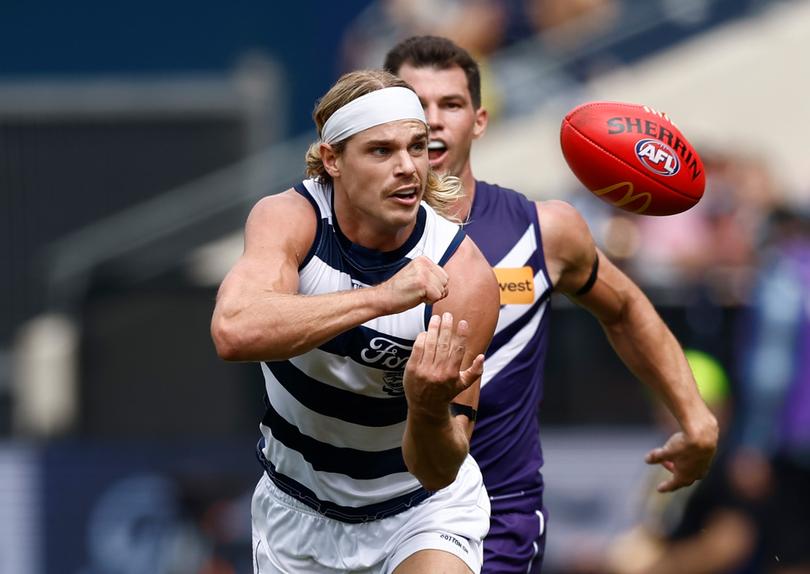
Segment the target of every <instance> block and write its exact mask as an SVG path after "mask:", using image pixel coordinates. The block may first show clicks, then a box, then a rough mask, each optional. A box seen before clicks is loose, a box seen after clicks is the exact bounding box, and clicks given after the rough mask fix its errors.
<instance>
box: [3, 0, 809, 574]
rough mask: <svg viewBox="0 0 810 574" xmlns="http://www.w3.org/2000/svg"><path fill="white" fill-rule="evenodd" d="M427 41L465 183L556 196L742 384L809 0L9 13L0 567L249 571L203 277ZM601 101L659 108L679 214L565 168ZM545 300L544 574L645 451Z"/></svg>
mask: <svg viewBox="0 0 810 574" xmlns="http://www.w3.org/2000/svg"><path fill="white" fill-rule="evenodd" d="M426 32H430V33H439V34H445V35H449V36H450V37H452V38H454V39H456V40H457V41H458V42H459V43H461V44H462V45H464V46H466V47H468V48H469V49H470V50H472V51H473V52H474V53H475V54H476V55H477V56H478V57H479V58H480V60H481V62H482V64H483V66H484V71H485V78H484V79H485V86H484V90H485V99H486V105H487V106H488V107H489V108H490V110H491V111H492V113H493V120H492V122H491V127H490V131H489V133H488V135H487V136H486V137H485V138H484V140H483V141H481V142H479V143H478V144H477V147H476V148H475V153H474V156H475V164H476V169H475V173H476V176H477V177H478V178H480V179H485V180H488V181H495V182H498V183H501V184H504V185H508V186H510V187H515V188H517V189H519V190H522V191H523V192H524V193H527V194H528V195H530V196H531V197H533V198H537V199H541V198H551V197H558V198H564V199H567V200H568V201H571V202H572V203H574V204H575V205H576V206H577V207H579V208H580V209H581V210H582V212H583V213H584V214H585V215H586V217H587V219H588V221H589V223H590V224H591V226H592V229H593V232H594V234H595V236H596V237H597V239H598V241H599V243H600V245H601V246H602V247H603V248H604V249H605V250H606V251H607V252H608V253H609V254H610V255H611V256H612V257H613V258H614V259H615V260H616V261H617V262H619V263H620V264H621V265H622V266H623V267H624V268H625V269H626V270H627V272H628V273H630V274H631V275H632V276H633V277H634V278H635V279H636V280H637V281H638V282H639V283H641V284H642V286H643V287H644V288H645V289H646V290H647V292H648V293H649V294H650V296H651V298H652V299H653V301H654V302H655V303H656V305H657V306H658V308H659V310H660V312H661V313H662V315H663V316H664V318H665V319H666V320H667V321H668V322H669V324H670V325H671V327H672V328H673V330H674V331H675V332H676V334H677V335H678V337H679V338H680V340H681V341H682V342H683V343H684V345H687V346H691V347H695V348H700V349H702V350H705V351H707V352H710V353H712V354H713V355H714V356H715V357H717V358H718V359H719V360H720V362H721V363H722V364H723V365H724V366H725V367H726V369H727V371H728V372H729V373H730V374H731V377H732V382H733V381H734V378H735V373H736V371H737V367H738V366H739V364H740V352H741V351H740V346H739V345H738V339H739V337H738V335H739V329H738V327H737V325H738V318H739V316H740V313H741V312H742V311H744V310H745V309H746V307H747V306H748V305H749V303H750V298H749V293H750V286H751V280H752V277H753V275H754V269H755V267H756V264H757V261H758V258H759V256H760V253H761V249H760V246H761V238H762V235H763V233H764V228H765V225H766V222H767V220H768V216H769V214H770V213H771V212H772V210H773V209H775V208H777V207H780V206H785V205H786V206H789V207H791V208H792V207H796V206H802V205H803V204H806V203H807V200H808V197H810V186H808V182H810V163H808V159H810V155H808V147H807V144H806V134H807V132H808V128H810V106H809V105H808V104H807V94H808V93H810V74H808V67H807V54H810V2H808V1H803V0H783V1H776V0H773V1H767V0H577V1H574V0H561V1H554V0H470V1H462V0H438V1H434V2H428V1H427V0H418V1H417V0H413V1H400V0H389V1H387V0H375V1H371V0H362V1H359V0H358V1H349V2H323V3H317V5H315V3H312V5H310V3H304V2H299V3H269V2H264V3H259V2H248V1H244V0H237V1H235V2H231V3H228V4H227V5H225V4H222V3H218V2H211V1H207V0H200V1H198V2H195V3H190V2H156V1H154V0H144V1H142V2H139V3H130V2H125V3H109V2H101V1H99V0H89V1H88V2H84V3H81V5H76V4H69V3H58V2H52V1H47V0H45V2H40V3H33V2H21V1H17V0H7V1H5V2H2V3H0V269H2V272H0V573H3V574H18V573H19V574H79V573H81V574H91V573H92V574H96V573H99V574H100V573H105V574H106V573H110V574H113V573H114V574H119V573H120V574H142V573H143V574H145V573H206V574H213V573H217V574H219V573H226V572H233V573H243V572H250V550H249V545H250V536H249V529H250V525H249V504H248V503H249V497H250V494H251V492H252V488H253V485H254V483H255V480H256V479H257V477H258V476H259V473H260V468H259V466H258V464H256V463H255V461H254V458H253V447H254V444H255V443H254V441H255V439H256V438H257V436H258V435H257V432H256V425H257V424H258V420H259V418H260V411H261V408H262V405H261V395H262V384H261V377H260V373H259V369H258V368H257V367H256V366H255V365H232V364H225V363H223V362H221V361H220V360H219V359H218V358H217V357H216V355H215V353H214V349H213V345H212V344H211V341H210V337H209V334H208V323H209V319H210V313H211V310H212V308H213V300H214V296H215V292H216V287H217V285H218V282H219V281H220V280H221V279H222V277H223V275H224V273H225V271H226V270H227V269H228V268H229V267H230V265H231V264H232V263H233V262H234V260H235V259H236V258H237V257H238V255H239V253H240V250H241V227H242V224H243V222H244V219H245V217H246V215H247V212H248V210H249V209H250V207H251V206H252V204H253V203H254V202H255V201H256V200H257V199H258V198H259V197H261V196H263V195H265V194H268V193H275V192H278V191H281V190H283V189H286V188H287V187H289V186H290V184H292V183H295V182H296V181H297V180H299V179H300V178H301V177H302V172H303V161H302V160H303V153H304V150H305V147H306V145H307V144H308V143H309V142H310V141H311V140H312V139H313V138H314V135H313V131H312V127H311V120H310V112H311V109H312V107H313V104H314V102H315V100H316V98H317V97H319V96H320V95H321V94H322V93H323V92H324V91H325V90H326V89H327V88H328V87H329V86H330V85H331V84H332V82H334V80H335V79H336V78H337V77H338V75H339V74H340V73H341V72H343V71H347V70H348V69H351V68H354V67H376V66H379V65H380V64H381V61H382V57H383V54H384V52H385V50H386V49H387V48H388V47H389V46H390V45H391V44H392V43H393V42H394V41H395V40H398V39H399V38H401V37H404V36H407V35H410V34H411V33H426ZM593 99H615V100H625V101H633V102H639V103H644V104H647V105H650V106H652V107H654V108H656V109H659V110H664V111H666V112H667V113H668V114H669V115H670V116H671V117H672V118H674V119H675V121H676V122H677V123H678V125H679V126H680V128H681V129H682V130H683V132H684V133H685V134H687V136H688V137H689V138H690V140H692V142H693V143H694V144H695V145H696V146H697V147H698V149H699V150H701V152H702V154H703V155H704V160H705V162H706V165H707V173H708V176H709V180H708V187H707V192H706V197H705V199H704V200H703V201H702V202H701V204H699V206H698V207H697V208H695V209H694V210H692V211H690V212H688V213H686V214H682V215H678V216H673V217H671V218H666V220H662V219H649V220H646V219H643V218H636V217H631V216H629V215H626V214H620V213H618V212H617V211H615V210H611V209H610V208H608V207H606V206H604V205H603V204H601V203H599V202H598V201H597V200H596V199H594V198H593V197H592V196H590V195H589V194H588V193H586V192H585V191H584V190H582V189H581V188H580V187H579V186H578V185H577V183H576V181H575V180H574V179H573V177H572V176H571V175H570V173H569V172H568V170H567V169H566V167H565V164H564V161H563V159H562V156H561V154H560V152H559V146H558V129H559V123H560V119H561V118H562V116H563V115H564V113H565V112H566V111H567V110H568V109H569V108H571V107H572V106H574V105H576V104H578V103H581V102H583V101H586V100H593ZM555 305H556V310H555V315H554V317H555V319H554V327H553V333H554V336H553V337H552V352H551V360H550V364H549V366H548V369H547V383H546V389H547V391H546V394H547V396H546V402H545V406H544V410H543V417H542V424H543V426H544V429H545V432H546V433H547V434H546V436H547V438H546V442H545V445H546V451H547V455H546V460H547V468H546V476H547V483H548V491H549V493H548V502H547V504H548V506H549V508H550V512H551V516H552V524H553V528H552V531H551V532H552V533H551V535H550V539H549V551H548V553H549V557H548V568H547V571H548V572H552V573H553V572H568V571H571V568H573V566H572V564H573V562H575V558H576V556H577V554H581V553H582V551H583V550H582V549H583V548H594V549H596V550H598V548H599V547H600V546H602V545H604V544H606V543H607V541H608V539H609V537H610V534H611V533H612V532H615V531H616V530H617V529H619V528H620V527H621V526H622V525H626V524H628V523H629V522H630V521H631V520H632V513H633V499H634V497H637V491H638V489H637V488H636V486H637V485H638V484H639V481H640V480H642V479H643V476H644V472H645V469H644V466H643V463H642V457H643V453H644V452H646V449H647V448H648V447H649V446H651V445H653V444H654V443H655V442H656V441H657V440H658V435H657V431H656V430H655V427H654V423H653V419H652V415H651V409H650V405H649V401H648V397H647V396H646V395H645V394H644V392H643V391H642V389H641V388H640V385H639V384H637V383H636V382H635V381H634V380H633V379H632V377H631V376H630V374H629V373H628V372H627V371H626V370H625V369H624V367H623V366H622V365H621V363H620V362H618V360H617V359H616V358H615V357H614V356H613V355H612V351H611V350H610V349H609V347H608V345H607V343H606V341H605V340H604V337H603V336H602V334H601V332H600V330H599V328H598V325H597V324H596V322H595V321H593V320H592V319H591V318H590V317H589V316H587V315H585V314H583V313H582V312H581V311H579V310H578V309H576V308H575V307H573V306H571V305H570V304H568V303H567V302H566V301H565V300H556V301H555ZM596 550H595V551H596Z"/></svg>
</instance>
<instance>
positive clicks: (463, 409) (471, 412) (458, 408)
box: [450, 403, 478, 423]
mask: <svg viewBox="0 0 810 574" xmlns="http://www.w3.org/2000/svg"><path fill="white" fill-rule="evenodd" d="M450 412H451V413H452V415H453V416H454V417H457V416H459V415H464V416H465V417H467V418H468V419H470V422H473V423H474V422H475V419H477V418H478V411H477V410H475V409H474V408H472V407H471V406H469V405H462V404H459V403H450Z"/></svg>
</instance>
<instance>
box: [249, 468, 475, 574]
mask: <svg viewBox="0 0 810 574" xmlns="http://www.w3.org/2000/svg"><path fill="white" fill-rule="evenodd" d="M251 514H252V520H253V571H254V572H255V574H303V573H306V574H309V573H313V574H315V573H317V574H321V573H323V574H326V573H329V574H337V573H340V572H352V573H354V574H372V573H374V574H389V573H391V572H393V571H394V569H395V568H396V567H397V566H398V565H399V564H400V563H401V562H402V561H404V560H405V559H406V558H408V557H409V556H411V555H412V554H414V553H416V552H418V551H420V550H428V549H434V550H444V551H446V552H450V553H451V554H454V555H456V556H458V557H459V558H461V559H462V560H463V561H464V562H465V563H466V564H467V566H469V568H470V570H472V571H473V572H475V573H478V572H480V571H481V562H482V561H483V542H482V541H483V538H484V536H486V534H487V531H488V530H489V497H488V496H487V492H486V489H485V488H484V484H483V482H482V480H481V471H480V470H479V469H478V465H477V464H476V462H475V461H474V460H473V459H472V458H471V457H469V456H468V457H467V459H466V460H465V461H464V463H463V464H462V465H461V468H460V469H459V472H458V476H457V477H456V480H455V481H454V482H453V484H451V485H450V486H448V487H447V488H443V489H442V490H440V491H438V492H436V493H435V494H434V495H433V496H431V497H430V498H428V499H427V500H425V501H424V502H422V503H421V504H419V505H417V506H415V507H414V508H411V509H409V510H406V511H405V512H401V513H399V514H396V515H394V516H390V517H388V518H383V519H382V520H374V521H371V522H364V523H358V524H350V523H346V522H340V521H338V520H334V519H331V518H326V517H325V516H323V515H321V514H319V513H317V512H315V511H314V510H313V509H312V508H310V507H309V506H307V505H305V504H304V503H302V502H299V501H298V500H297V499H295V498H293V497H291V496H289V495H288V494H286V493H284V492H282V491H281V490H279V489H278V488H277V487H276V486H275V484H273V481H272V480H270V479H269V478H268V477H267V475H264V476H262V478H261V480H260V481H259V484H258V485H257V486H256V491H255V492H254V494H253V503H252V508H251Z"/></svg>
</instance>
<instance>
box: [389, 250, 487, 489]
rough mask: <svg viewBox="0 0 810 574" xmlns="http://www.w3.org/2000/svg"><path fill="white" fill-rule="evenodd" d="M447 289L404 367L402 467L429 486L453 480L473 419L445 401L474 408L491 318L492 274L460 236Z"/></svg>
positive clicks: (449, 269) (463, 455)
mask: <svg viewBox="0 0 810 574" xmlns="http://www.w3.org/2000/svg"><path fill="white" fill-rule="evenodd" d="M446 270H447V272H448V275H449V276H450V281H449V283H448V288H449V294H448V296H447V298H445V299H443V300H442V301H441V302H440V303H439V304H437V305H436V306H435V307H434V316H433V317H432V318H431V322H430V325H429V327H428V331H427V332H426V333H422V334H420V337H419V339H417V342H416V344H415V345H414V351H413V354H412V355H411V358H410V359H409V361H408V365H407V366H406V370H405V394H406V397H407V399H408V420H407V425H406V429H405V435H404V437H403V444H402V451H403V455H404V458H405V463H406V464H407V466H408V470H409V471H410V472H411V473H412V474H413V475H414V476H416V477H417V478H418V479H419V481H420V482H421V483H422V485H423V486H424V487H425V488H427V489H429V490H438V489H440V488H443V487H445V486H447V485H448V484H450V483H451V482H453V480H455V477H456V474H457V473H458V469H459V467H460V466H461V464H462V463H463V462H464V459H465V457H466V456H467V453H468V452H469V447H470V444H469V439H470V436H471V434H472V427H473V423H472V422H471V421H469V420H468V419H467V417H465V416H456V417H453V416H451V414H450V403H451V402H456V403H460V404H465V405H469V406H471V407H472V408H477V406H478V394H479V388H480V379H481V374H482V373H483V359H484V357H483V353H484V351H485V350H486V348H487V346H488V345H489V342H490V340H491V339H492V334H493V333H494V331H495V325H496V323H497V319H498V309H499V299H498V297H499V294H498V286H497V282H496V280H495V276H494V274H493V272H492V270H491V268H490V267H489V264H488V263H487V262H486V260H485V259H484V257H483V255H481V253H480V251H478V248H477V247H475V245H474V244H473V243H472V241H470V240H469V239H466V240H465V241H464V243H462V245H461V246H460V247H459V250H458V251H457V252H456V254H454V256H453V257H452V258H451V259H450V261H449V262H448V263H447V265H446Z"/></svg>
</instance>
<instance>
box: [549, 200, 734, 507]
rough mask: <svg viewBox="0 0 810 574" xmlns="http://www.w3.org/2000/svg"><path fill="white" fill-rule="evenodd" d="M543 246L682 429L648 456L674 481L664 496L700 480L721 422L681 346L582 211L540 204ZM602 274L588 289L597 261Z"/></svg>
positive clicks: (560, 281) (563, 280)
mask: <svg viewBox="0 0 810 574" xmlns="http://www.w3.org/2000/svg"><path fill="white" fill-rule="evenodd" d="M538 216H539V217H540V225H541V229H542V230H543V248H544V252H545V253H546V262H547V265H548V268H549V272H550V274H551V277H552V281H553V282H554V285H555V289H556V290H558V291H560V292H562V293H565V294H566V295H567V296H568V297H570V298H571V299H572V300H573V301H574V302H576V303H577V304H579V305H581V306H582V307H584V308H585V309H587V310H588V311H590V312H591V313H592V314H593V315H594V316H595V317H596V318H597V319H598V320H599V322H600V324H601V325H602V328H603V329H604V331H605V333H606V334H607V337H608V339H609V341H610V343H611V345H612V346H613V348H614V349H615V350H616V353H617V354H618V355H619V357H620V358H621V359H622V361H623V362H624V363H625V365H627V367H628V368H629V369H630V371H631V372H632V373H633V374H634V375H635V376H636V377H637V378H638V379H640V380H641V381H643V382H644V383H646V384H647V385H648V386H650V387H651V388H652V389H653V390H654V391H655V392H656V393H657V394H658V396H659V397H660V398H661V399H662V400H663V401H664V403H665V404H666V405H667V407H668V408H669V410H670V412H671V413H672V414H673V415H674V416H675V418H676V419H677V421H678V423H679V425H680V427H681V431H680V432H677V433H675V434H674V435H673V436H672V437H670V439H669V440H668V441H667V442H666V444H664V445H663V446H662V447H660V448H656V449H653V450H652V451H651V452H650V453H648V454H647V457H646V460H647V462H648V463H650V464H662V465H663V466H664V467H665V468H667V469H668V470H669V471H670V472H671V473H672V477H671V478H670V479H669V480H667V481H664V482H662V483H661V484H660V485H659V487H658V489H659V491H662V492H664V491H671V490H676V489H678V488H680V487H683V486H687V485H689V484H692V483H693V482H694V481H695V480H697V479H699V478H702V477H703V476H704V475H705V474H706V472H707V470H708V468H709V464H710V463H711V460H712V457H713V456H714V451H715V449H716V446H717V435H718V430H717V421H716V420H715V418H714V415H712V413H711V412H710V411H709V409H708V407H707V406H706V404H705V403H704V402H703V400H702V399H701V397H700V395H699V393H698V390H697V385H696V384H695V380H694V378H693V376H692V371H691V369H690V367H689V364H688V363H687V361H686V357H685V356H684V354H683V351H682V349H681V346H680V344H679V343H678V341H677V340H676V339H675V336H674V335H673V334H672V332H671V331H670V330H669V328H668V327H667V326H666V324H665V323H664V322H663V320H662V319H661V317H660V316H659V315H658V313H657V312H656V310H655V308H654V307H653V305H652V304H651V303H650V301H649V299H647V297H646V296H645V295H644V293H642V291H641V289H639V287H638V286H637V285H636V284H635V283H633V282H632V281H631V280H630V279H629V278H628V277H627V276H626V275H625V274H624V273H622V272H621V271H620V270H619V269H618V268H617V267H616V266H615V265H613V264H612V263H611V262H610V260H609V259H608V258H607V257H605V255H604V254H603V253H601V252H600V251H599V250H598V249H597V248H596V246H595V245H594V242H593V238H592V237H591V234H590V231H589V230H588V226H587V224H586V223H585V221H584V220H583V219H582V217H581V216H580V215H579V213H578V212H577V211H576V210H575V209H574V208H573V207H571V206H570V205H568V204H567V203H564V202H560V201H549V202H543V203H540V204H538ZM596 257H598V258H599V268H598V273H597V275H596V278H595V282H594V283H593V286H592V287H591V288H590V290H589V291H588V292H587V293H585V294H581V295H577V292H578V291H579V290H580V289H581V288H582V286H583V285H585V284H586V283H587V282H588V279H589V277H590V276H591V272H592V269H593V263H594V259H595V258H596Z"/></svg>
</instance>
